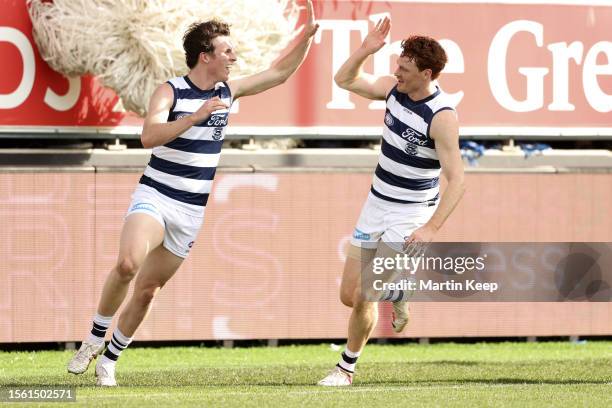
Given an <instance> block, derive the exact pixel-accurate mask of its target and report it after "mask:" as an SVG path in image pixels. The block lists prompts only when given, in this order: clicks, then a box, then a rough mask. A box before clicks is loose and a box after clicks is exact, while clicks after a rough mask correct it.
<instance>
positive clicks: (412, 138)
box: [402, 128, 427, 146]
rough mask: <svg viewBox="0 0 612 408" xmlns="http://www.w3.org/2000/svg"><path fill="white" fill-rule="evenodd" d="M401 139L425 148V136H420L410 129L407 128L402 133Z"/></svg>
mask: <svg viewBox="0 0 612 408" xmlns="http://www.w3.org/2000/svg"><path fill="white" fill-rule="evenodd" d="M402 139H404V140H406V141H408V142H410V143H414V144H417V145H419V146H425V145H426V144H427V139H425V135H422V134H420V133H419V132H417V131H416V130H414V129H411V128H407V129H406V130H404V131H403V132H402Z"/></svg>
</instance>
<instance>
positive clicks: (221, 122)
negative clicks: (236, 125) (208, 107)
mask: <svg viewBox="0 0 612 408" xmlns="http://www.w3.org/2000/svg"><path fill="white" fill-rule="evenodd" d="M206 125H207V126H215V127H219V126H226V125H227V113H223V114H215V115H212V116H211V117H210V118H209V119H208V122H206Z"/></svg>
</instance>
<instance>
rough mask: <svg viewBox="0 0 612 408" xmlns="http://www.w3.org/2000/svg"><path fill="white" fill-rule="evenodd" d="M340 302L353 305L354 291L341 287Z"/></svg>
mask: <svg viewBox="0 0 612 408" xmlns="http://www.w3.org/2000/svg"><path fill="white" fill-rule="evenodd" d="M340 302H342V304H343V305H344V306H348V307H353V293H351V292H350V291H348V290H345V289H340Z"/></svg>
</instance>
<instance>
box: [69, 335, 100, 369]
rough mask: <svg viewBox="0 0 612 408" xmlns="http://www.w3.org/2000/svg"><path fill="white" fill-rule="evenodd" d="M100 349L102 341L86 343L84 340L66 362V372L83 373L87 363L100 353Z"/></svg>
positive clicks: (87, 365)
mask: <svg viewBox="0 0 612 408" xmlns="http://www.w3.org/2000/svg"><path fill="white" fill-rule="evenodd" d="M102 350H104V342H102V343H88V342H86V341H84V342H83V344H81V347H80V348H79V350H78V351H77V352H76V353H75V354H74V356H73V357H72V359H71V360H70V361H69V362H68V372H69V373H72V374H83V373H84V372H85V371H87V368H88V367H89V363H91V361H92V360H93V359H94V358H96V357H97V356H98V355H99V354H100V353H102Z"/></svg>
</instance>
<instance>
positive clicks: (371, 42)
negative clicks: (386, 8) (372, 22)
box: [361, 17, 391, 54]
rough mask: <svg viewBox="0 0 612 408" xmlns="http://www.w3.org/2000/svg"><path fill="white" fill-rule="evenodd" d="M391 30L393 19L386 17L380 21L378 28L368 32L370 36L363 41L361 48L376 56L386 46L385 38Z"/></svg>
mask: <svg viewBox="0 0 612 408" xmlns="http://www.w3.org/2000/svg"><path fill="white" fill-rule="evenodd" d="M390 30H391V19H390V18H389V17H385V18H383V19H381V20H378V22H377V23H376V26H374V28H373V29H371V30H370V31H369V32H368V35H367V36H366V38H365V39H364V40H363V43H362V44H361V48H363V49H364V50H366V51H367V52H368V54H374V53H375V52H376V51H378V50H380V49H381V48H382V47H383V46H384V45H385V38H387V35H388V34H389V31H390Z"/></svg>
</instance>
